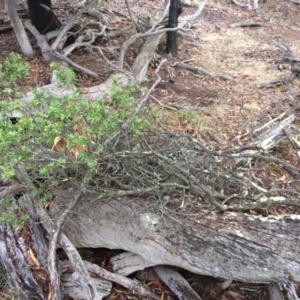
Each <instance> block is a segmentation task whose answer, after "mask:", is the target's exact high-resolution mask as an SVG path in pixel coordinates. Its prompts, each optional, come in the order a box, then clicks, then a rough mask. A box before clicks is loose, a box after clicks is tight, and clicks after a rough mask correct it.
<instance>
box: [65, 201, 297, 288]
mask: <svg viewBox="0 0 300 300" xmlns="http://www.w3.org/2000/svg"><path fill="white" fill-rule="evenodd" d="M87 203H88V204H87ZM78 207H80V209H79V211H78V212H77V213H76V214H75V213H74V214H73V215H72V216H71V217H70V219H69V220H68V222H67V223H66V224H65V227H64V232H65V233H66V234H68V237H69V238H70V239H71V240H72V242H73V243H74V244H75V245H76V246H77V247H94V248H98V247H106V248H110V249H126V250H127V251H130V252H132V253H136V254H139V255H140V256H141V257H142V258H144V260H145V261H146V262H148V266H150V265H152V266H154V265H160V264H167V265H172V266H178V267H181V268H184V269H186V270H189V271H191V272H195V273H198V274H204V275H209V276H214V277H222V278H229V279H234V280H241V281H248V282H259V283H266V282H272V281H277V280H280V279H282V278H285V279H290V280H293V281H295V282H300V275H299V274H300V262H299V255H300V249H299V242H300V238H299V230H300V219H299V216H282V217H280V218H276V217H268V218H263V217H257V216H250V215H247V214H242V213H233V212H226V213H223V214H222V213H209V212H203V213H198V214H193V216H190V217H188V216H183V215H180V214H177V215H175V214H174V215H172V214H170V213H169V212H167V211H164V209H161V210H160V211H157V212H152V213H151V209H147V207H153V203H151V202H150V201H146V200H143V199H140V200H136V201H128V199H127V200H121V201H117V200H110V201H107V202H102V201H98V202H94V203H89V202H88V201H87V198H86V199H85V200H83V201H82V202H81V204H79V205H78ZM140 207H145V210H144V211H143V212H141V211H138V209H139V208H140Z"/></svg>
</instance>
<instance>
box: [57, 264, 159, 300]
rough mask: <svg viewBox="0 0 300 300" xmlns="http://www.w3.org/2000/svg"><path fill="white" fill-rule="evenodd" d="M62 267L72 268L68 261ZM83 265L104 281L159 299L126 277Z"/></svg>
mask: <svg viewBox="0 0 300 300" xmlns="http://www.w3.org/2000/svg"><path fill="white" fill-rule="evenodd" d="M62 264H63V267H65V268H70V267H71V268H72V265H71V264H70V263H69V262H68V261H64V262H62ZM84 264H85V266H86V268H87V269H88V271H89V272H91V273H94V274H96V275H97V276H99V277H101V278H104V279H105V280H108V281H111V282H115V283H117V284H119V285H121V286H123V287H125V288H127V289H129V290H131V291H133V292H135V293H137V294H138V295H140V296H141V297H142V298H143V297H147V299H148V297H150V298H151V299H157V300H158V299H159V297H158V296H156V295H155V294H153V293H152V292H151V291H150V290H148V289H146V288H145V287H144V286H143V285H142V284H141V283H140V282H139V281H137V280H132V279H129V278H127V277H124V276H122V275H119V274H115V273H111V272H109V271H107V270H105V269H103V268H101V267H99V266H98V265H95V264H92V263H90V262H88V261H84Z"/></svg>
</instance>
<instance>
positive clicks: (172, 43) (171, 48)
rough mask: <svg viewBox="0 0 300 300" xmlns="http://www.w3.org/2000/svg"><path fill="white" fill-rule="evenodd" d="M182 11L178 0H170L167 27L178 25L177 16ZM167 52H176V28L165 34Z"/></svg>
mask: <svg viewBox="0 0 300 300" xmlns="http://www.w3.org/2000/svg"><path fill="white" fill-rule="evenodd" d="M181 12H182V5H181V2H180V0H171V4H170V11H169V23H168V28H175V27H177V26H178V17H179V15H180V14H181ZM167 53H172V54H177V30H176V31H169V32H168V34H167Z"/></svg>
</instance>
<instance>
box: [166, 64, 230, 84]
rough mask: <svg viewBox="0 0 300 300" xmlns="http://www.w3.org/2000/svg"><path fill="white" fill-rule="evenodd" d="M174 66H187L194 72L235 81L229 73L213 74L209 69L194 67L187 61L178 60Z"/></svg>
mask: <svg viewBox="0 0 300 300" xmlns="http://www.w3.org/2000/svg"><path fill="white" fill-rule="evenodd" d="M171 66H172V67H181V68H186V69H188V70H191V71H193V72H196V73H199V74H203V75H205V76H210V77H215V78H221V79H224V80H230V81H234V80H233V79H232V78H231V77H229V76H227V75H222V74H213V73H211V72H209V71H207V70H206V69H204V68H201V67H193V66H190V65H188V64H186V63H182V62H176V63H174V64H172V65H171Z"/></svg>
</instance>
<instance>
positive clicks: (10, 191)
mask: <svg viewBox="0 0 300 300" xmlns="http://www.w3.org/2000/svg"><path fill="white" fill-rule="evenodd" d="M25 191H26V186H24V185H22V184H19V183H16V184H13V185H11V186H8V187H6V186H0V200H1V199H3V198H6V197H7V196H10V195H15V194H18V193H22V192H25Z"/></svg>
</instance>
